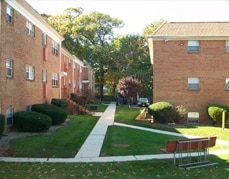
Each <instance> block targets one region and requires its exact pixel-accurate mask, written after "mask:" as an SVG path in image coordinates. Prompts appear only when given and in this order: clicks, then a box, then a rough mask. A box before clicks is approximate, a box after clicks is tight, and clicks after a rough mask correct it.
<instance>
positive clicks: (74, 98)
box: [70, 93, 77, 103]
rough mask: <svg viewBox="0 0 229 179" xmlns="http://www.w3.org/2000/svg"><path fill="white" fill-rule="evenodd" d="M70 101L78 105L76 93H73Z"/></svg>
mask: <svg viewBox="0 0 229 179" xmlns="http://www.w3.org/2000/svg"><path fill="white" fill-rule="evenodd" d="M70 99H71V100H72V101H74V102H76V103H77V95H76V94H75V93H71V98H70Z"/></svg>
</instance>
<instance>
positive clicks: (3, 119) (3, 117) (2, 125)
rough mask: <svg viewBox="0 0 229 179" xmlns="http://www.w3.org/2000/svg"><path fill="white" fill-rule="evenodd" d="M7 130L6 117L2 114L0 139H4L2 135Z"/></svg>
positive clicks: (0, 118) (0, 116)
mask: <svg viewBox="0 0 229 179" xmlns="http://www.w3.org/2000/svg"><path fill="white" fill-rule="evenodd" d="M4 128H5V116H4V115H3V114H0V139H1V138H2V134H3V131H4Z"/></svg>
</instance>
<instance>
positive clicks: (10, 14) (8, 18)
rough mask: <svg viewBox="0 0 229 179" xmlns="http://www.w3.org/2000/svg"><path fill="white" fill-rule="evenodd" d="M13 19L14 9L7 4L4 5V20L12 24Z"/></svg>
mask: <svg viewBox="0 0 229 179" xmlns="http://www.w3.org/2000/svg"><path fill="white" fill-rule="evenodd" d="M13 21H14V9H13V8H12V7H11V6H9V5H7V6H6V22H8V23H10V24H13Z"/></svg>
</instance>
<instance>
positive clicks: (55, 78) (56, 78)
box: [52, 73, 58, 87]
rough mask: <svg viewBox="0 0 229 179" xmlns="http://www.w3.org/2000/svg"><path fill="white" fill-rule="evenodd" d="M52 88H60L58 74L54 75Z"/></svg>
mask: <svg viewBox="0 0 229 179" xmlns="http://www.w3.org/2000/svg"><path fill="white" fill-rule="evenodd" d="M52 86H53V87H58V73H52Z"/></svg>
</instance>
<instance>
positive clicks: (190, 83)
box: [188, 77, 200, 90]
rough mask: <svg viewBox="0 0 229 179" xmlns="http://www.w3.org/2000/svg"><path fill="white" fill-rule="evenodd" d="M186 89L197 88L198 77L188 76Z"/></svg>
mask: <svg viewBox="0 0 229 179" xmlns="http://www.w3.org/2000/svg"><path fill="white" fill-rule="evenodd" d="M188 89H189V90H199V89H200V80H199V78H196V77H192V78H188Z"/></svg>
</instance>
